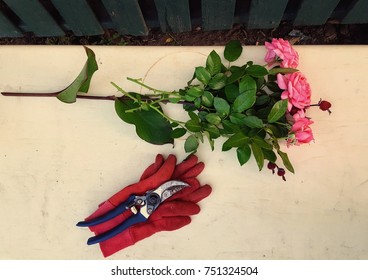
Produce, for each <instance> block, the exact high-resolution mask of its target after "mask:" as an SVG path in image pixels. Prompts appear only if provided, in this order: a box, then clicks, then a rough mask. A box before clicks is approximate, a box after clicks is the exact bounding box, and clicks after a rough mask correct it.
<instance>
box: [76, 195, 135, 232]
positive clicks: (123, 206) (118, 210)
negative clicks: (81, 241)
mask: <svg viewBox="0 0 368 280" xmlns="http://www.w3.org/2000/svg"><path fill="white" fill-rule="evenodd" d="M134 199H135V195H131V196H130V197H129V198H128V199H127V200H126V201H124V202H123V203H120V204H119V205H118V206H116V207H115V208H114V209H113V210H111V211H109V212H107V213H106V214H104V215H102V216H100V217H97V218H94V219H92V220H89V221H83V222H79V223H77V226H78V227H90V226H95V225H99V224H102V223H104V222H106V221H109V220H111V219H113V218H115V217H116V216H118V215H120V214H121V213H124V212H125V211H126V210H127V209H129V206H130V205H131V204H132V203H133V201H134Z"/></svg>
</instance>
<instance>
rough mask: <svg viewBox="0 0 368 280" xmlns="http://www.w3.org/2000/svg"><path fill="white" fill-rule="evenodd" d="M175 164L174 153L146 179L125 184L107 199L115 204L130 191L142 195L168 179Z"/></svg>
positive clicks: (129, 193)
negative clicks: (124, 186) (125, 185)
mask: <svg viewBox="0 0 368 280" xmlns="http://www.w3.org/2000/svg"><path fill="white" fill-rule="evenodd" d="M175 165H176V157H175V156H174V155H169V156H168V158H167V159H166V161H165V162H164V163H163V164H162V166H161V167H160V168H159V169H158V170H157V172H155V173H154V174H153V175H152V176H150V177H147V178H146V179H144V180H142V181H140V182H138V183H136V184H132V185H129V186H127V187H126V188H124V189H122V190H121V191H119V192H117V193H116V194H114V195H113V196H112V197H111V198H110V199H109V201H110V202H111V203H112V204H113V205H115V206H117V205H119V204H120V203H121V202H123V201H125V200H126V199H127V198H128V197H129V196H130V195H131V194H132V193H134V194H136V195H142V194H144V193H145V192H146V191H148V190H151V189H153V188H155V187H158V186H159V185H161V184H163V183H165V182H166V181H168V180H170V178H171V176H172V174H173V172H174V169H175Z"/></svg>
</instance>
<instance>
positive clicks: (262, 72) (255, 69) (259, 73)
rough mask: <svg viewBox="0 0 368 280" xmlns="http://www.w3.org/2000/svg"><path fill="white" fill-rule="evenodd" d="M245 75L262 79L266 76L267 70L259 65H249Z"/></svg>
mask: <svg viewBox="0 0 368 280" xmlns="http://www.w3.org/2000/svg"><path fill="white" fill-rule="evenodd" d="M246 73H247V74H248V75H251V76H253V77H264V76H266V75H267V74H268V70H267V69H266V68H265V67H263V66H261V65H251V66H249V67H248V68H247V69H246Z"/></svg>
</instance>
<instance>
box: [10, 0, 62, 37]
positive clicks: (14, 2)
mask: <svg viewBox="0 0 368 280" xmlns="http://www.w3.org/2000/svg"><path fill="white" fill-rule="evenodd" d="M4 2H5V3H6V4H7V5H8V7H9V8H10V9H11V10H12V11H13V12H14V13H15V14H16V15H17V16H18V17H19V18H20V19H21V20H22V22H23V23H24V24H25V25H26V26H25V27H24V28H25V29H26V31H31V32H33V33H34V34H35V35H36V36H40V37H42V36H62V35H64V31H63V30H62V29H61V28H60V27H59V26H58V25H57V23H56V22H55V21H54V19H53V18H52V17H51V16H50V15H49V14H48V12H47V11H46V10H45V9H44V7H43V6H42V5H41V4H40V3H39V2H38V1H37V0H28V1H24V0H4Z"/></svg>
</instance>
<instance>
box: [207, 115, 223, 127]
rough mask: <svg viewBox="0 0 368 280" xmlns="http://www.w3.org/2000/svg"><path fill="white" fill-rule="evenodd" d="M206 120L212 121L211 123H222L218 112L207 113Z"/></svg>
mask: <svg viewBox="0 0 368 280" xmlns="http://www.w3.org/2000/svg"><path fill="white" fill-rule="evenodd" d="M206 120H207V121H208V122H209V123H210V124H214V125H217V124H220V123H221V118H220V116H219V115H217V114H216V113H209V114H207V115H206Z"/></svg>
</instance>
